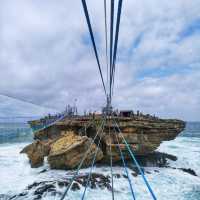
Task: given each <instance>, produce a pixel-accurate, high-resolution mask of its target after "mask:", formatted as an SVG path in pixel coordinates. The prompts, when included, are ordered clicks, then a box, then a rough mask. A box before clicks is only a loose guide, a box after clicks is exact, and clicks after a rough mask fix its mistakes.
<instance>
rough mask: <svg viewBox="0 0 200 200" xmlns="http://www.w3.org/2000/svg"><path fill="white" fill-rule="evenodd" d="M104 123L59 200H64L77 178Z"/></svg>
mask: <svg viewBox="0 0 200 200" xmlns="http://www.w3.org/2000/svg"><path fill="white" fill-rule="evenodd" d="M104 121H105V120H104ZM104 121H102V124H101V126H100V128H99V129H98V131H97V134H96V135H95V137H94V139H93V140H92V142H91V144H90V146H89V148H88V150H87V151H86V153H85V155H84V156H83V158H82V160H81V162H80V164H79V166H78V168H77V170H76V173H75V174H74V176H73V177H72V178H71V180H70V182H69V184H68V186H67V188H66V190H65V192H64V193H63V195H62V197H61V198H60V200H64V199H65V196H66V195H67V193H68V191H69V189H70V187H71V185H72V183H73V181H74V179H75V178H76V177H77V176H78V174H79V171H80V169H81V167H82V165H83V163H84V161H85V159H86V157H87V153H88V151H89V150H90V148H91V146H92V145H93V143H94V140H95V139H96V137H97V136H98V134H99V130H100V129H101V127H102V126H104V125H103V124H104Z"/></svg>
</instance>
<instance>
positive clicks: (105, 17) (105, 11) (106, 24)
mask: <svg viewBox="0 0 200 200" xmlns="http://www.w3.org/2000/svg"><path fill="white" fill-rule="evenodd" d="M104 19H105V22H104V23H105V40H106V71H107V74H106V82H107V84H106V86H107V90H108V23H107V3H106V0H104Z"/></svg>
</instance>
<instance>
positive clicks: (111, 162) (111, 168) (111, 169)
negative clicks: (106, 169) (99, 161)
mask: <svg viewBox="0 0 200 200" xmlns="http://www.w3.org/2000/svg"><path fill="white" fill-rule="evenodd" d="M109 138H110V171H111V180H112V200H114V199H115V196H114V183H113V160H112V149H111V134H110V121H109Z"/></svg>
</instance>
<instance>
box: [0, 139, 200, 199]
mask: <svg viewBox="0 0 200 200" xmlns="http://www.w3.org/2000/svg"><path fill="white" fill-rule="evenodd" d="M25 145H26V143H19V144H1V145H0V194H17V193H20V192H22V191H23V190H24V189H25V188H26V187H27V186H28V185H29V184H32V183H33V182H35V181H41V180H43V181H45V180H48V181H49V180H59V179H63V177H64V176H66V174H67V172H66V171H62V170H49V171H47V172H45V173H39V172H40V171H42V170H43V169H48V164H47V163H45V165H44V166H43V167H40V168H37V169H31V168H30V165H29V163H28V159H27V157H26V156H25V155H21V154H19V152H20V150H21V149H22V148H23V147H24V146H25ZM158 150H159V151H162V152H166V153H169V154H173V155H176V156H178V160H177V161H170V166H172V167H178V168H179V167H183V168H191V169H194V170H195V171H196V173H197V174H198V175H200V169H199V166H200V138H189V137H178V138H177V139H175V140H174V141H169V142H164V143H163V144H162V145H161V146H160V147H159V149H158ZM155 169H157V170H158V171H159V172H156V171H155ZM88 170H89V169H84V170H81V173H85V172H87V171H88ZM147 170H148V171H149V172H151V174H146V176H147V178H148V180H149V182H150V184H151V186H152V188H153V190H154V191H155V194H156V196H157V198H158V199H161V200H169V199H170V200H173V199H174V200H189V199H192V200H199V199H200V178H199V177H195V176H192V175H190V174H188V173H185V172H183V171H181V170H178V169H177V170H176V169H169V168H147ZM113 171H114V173H118V174H125V172H124V169H123V168H122V167H114V169H113ZM94 172H97V173H102V174H105V175H110V168H109V167H98V168H95V169H94ZM129 172H130V173H131V170H129ZM130 177H131V181H132V183H133V188H134V191H135V192H136V197H137V199H141V200H146V199H147V200H148V199H151V197H150V194H149V192H148V191H147V189H146V187H145V185H144V182H143V180H142V178H141V176H137V177H133V176H132V175H131V176H130ZM114 188H115V199H116V200H126V199H127V200H129V199H131V192H130V186H129V184H128V181H127V179H126V178H124V177H123V176H122V177H121V178H114ZM83 189H84V188H81V190H80V191H76V192H73V191H70V192H69V196H68V199H70V200H73V199H74V200H76V199H80V197H81V195H82V192H83ZM63 190H64V189H60V191H61V192H63ZM86 197H87V198H86V199H90V200H97V199H99V200H107V199H111V192H110V191H108V190H107V189H103V190H102V189H98V188H97V189H95V190H94V189H88V190H87V194H86ZM29 199H33V197H32V196H31V195H30V197H29ZM43 199H49V200H51V199H52V200H55V199H59V196H56V197H55V196H54V197H53V196H46V197H43Z"/></svg>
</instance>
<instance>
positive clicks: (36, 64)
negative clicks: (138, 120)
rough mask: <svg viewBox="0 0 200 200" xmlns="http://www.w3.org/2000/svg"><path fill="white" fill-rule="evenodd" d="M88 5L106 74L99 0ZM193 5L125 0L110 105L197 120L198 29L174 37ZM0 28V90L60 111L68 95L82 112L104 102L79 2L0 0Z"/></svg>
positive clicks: (192, 14) (184, 0) (194, 0)
mask: <svg viewBox="0 0 200 200" xmlns="http://www.w3.org/2000/svg"><path fill="white" fill-rule="evenodd" d="M88 8H89V11H90V13H91V20H92V24H93V25H94V29H95V34H96V36H97V38H98V41H99V42H98V48H99V50H100V52H101V54H100V57H101V63H102V65H103V67H104V69H103V71H104V72H105V71H106V67H105V57H104V56H105V54H104V52H105V46H104V44H105V43H104V20H103V16H104V14H103V1H102V2H101V1H97V0H96V1H93V0H88ZM199 10H200V1H199V0H174V1H167V0H164V1H160V0H152V1H149V0H144V1H136V0H131V1H124V5H123V12H122V20H121V29H120V38H119V52H120V55H119V58H120V59H119V63H118V64H117V66H116V67H117V69H116V79H115V80H116V82H115V83H116V86H115V98H114V104H115V105H116V106H117V107H126V108H134V109H140V110H143V111H144V112H150V113H156V114H158V115H160V116H162V117H180V118H184V119H187V120H198V119H199V117H200V114H199V111H198V109H199V103H200V96H199V94H200V84H198V80H199V76H200V75H199V73H200V59H199V55H200V48H199V47H200V44H199V41H200V33H199V32H195V33H192V34H190V35H188V36H187V37H181V33H182V32H183V31H184V30H187V29H188V28H189V27H190V25H191V24H192V23H194V22H195V20H199V19H200V13H199ZM0 27H1V28H0V43H1V45H0V80H1V81H0V93H6V94H10V95H13V96H16V97H23V98H24V99H27V100H30V101H33V102H35V103H38V104H43V105H48V106H51V107H55V106H56V107H57V108H59V109H62V107H64V106H65V104H67V103H72V102H73V100H74V99H75V98H78V105H79V107H80V108H81V109H82V110H83V109H90V108H92V109H100V107H101V106H102V105H103V104H104V96H103V90H102V88H101V87H102V86H101V82H100V77H99V74H98V71H97V65H96V61H95V58H94V54H93V51H92V47H91V46H90V45H88V44H87V42H85V41H84V40H85V39H86V38H85V37H87V35H88V30H87V26H86V22H85V18H84V13H83V10H82V7H81V2H80V1H70V2H69V1H64V0H61V1H59V2H57V1H47V0H44V1H39V0H19V1H16V0H1V8H0ZM134 44H135V47H134V46H133V45H134ZM146 70H147V73H145V72H146ZM148 70H150V72H151V73H149V71H148ZM160 71H162V73H164V74H162V76H161V75H160V73H159V72H160ZM14 104H15V103H13V109H14V108H15V105H14ZM9 106H11V105H9ZM4 108H5V107H4ZM26 109H27V107H26ZM2 110H5V109H2Z"/></svg>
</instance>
